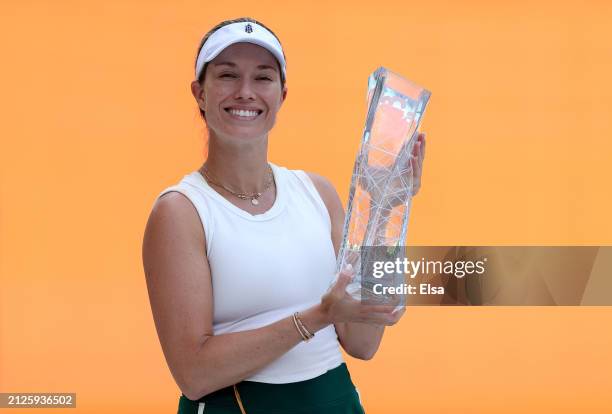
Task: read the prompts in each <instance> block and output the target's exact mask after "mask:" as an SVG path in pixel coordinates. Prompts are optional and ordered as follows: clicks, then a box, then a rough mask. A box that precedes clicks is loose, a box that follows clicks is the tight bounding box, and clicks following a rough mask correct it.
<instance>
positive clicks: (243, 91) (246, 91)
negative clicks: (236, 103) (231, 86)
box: [235, 76, 255, 100]
mask: <svg viewBox="0 0 612 414" xmlns="http://www.w3.org/2000/svg"><path fill="white" fill-rule="evenodd" d="M235 99H245V100H247V99H249V100H254V99H255V92H254V91H253V85H252V83H251V80H250V79H249V78H248V77H246V76H245V77H243V78H242V79H241V80H240V82H239V83H238V89H237V90H236V96H235Z"/></svg>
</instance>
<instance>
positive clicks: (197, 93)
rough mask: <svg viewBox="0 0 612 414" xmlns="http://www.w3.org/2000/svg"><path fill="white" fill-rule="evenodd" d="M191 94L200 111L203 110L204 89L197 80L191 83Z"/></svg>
mask: <svg viewBox="0 0 612 414" xmlns="http://www.w3.org/2000/svg"><path fill="white" fill-rule="evenodd" d="M191 94H192V95H193V97H194V98H195V100H196V102H197V103H198V106H199V107H200V109H202V110H204V108H205V104H206V100H205V99H204V88H203V87H202V85H200V82H198V81H197V80H194V81H193V82H191Z"/></svg>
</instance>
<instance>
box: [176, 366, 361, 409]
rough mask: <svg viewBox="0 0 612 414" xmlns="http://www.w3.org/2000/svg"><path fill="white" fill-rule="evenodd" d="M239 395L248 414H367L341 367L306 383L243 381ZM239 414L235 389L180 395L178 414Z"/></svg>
mask: <svg viewBox="0 0 612 414" xmlns="http://www.w3.org/2000/svg"><path fill="white" fill-rule="evenodd" d="M237 389H238V393H239V394H240V399H241V400H242V405H243V407H244V410H245V412H246V414H328V413H329V414H332V413H333V414H364V410H363V407H362V406H361V402H360V400H359V394H358V393H357V390H356V389H355V385H353V382H352V381H351V376H350V374H349V372H348V369H347V368H346V364H345V363H342V364H340V365H339V366H338V367H337V368H334V369H332V370H329V371H327V372H326V373H325V374H323V375H320V376H318V377H316V378H312V379H309V380H306V381H300V382H291V383H288V384H267V383H263V382H253V381H242V382H240V383H238V384H237ZM192 413H193V414H240V413H241V411H240V407H239V406H238V402H237V400H236V396H235V394H234V388H233V387H231V386H230V387H226V388H223V389H220V390H218V391H215V392H213V393H210V394H208V395H205V396H204V397H202V398H200V399H199V400H197V401H193V400H190V399H188V398H187V397H185V395H181V398H180V399H179V407H178V414H192Z"/></svg>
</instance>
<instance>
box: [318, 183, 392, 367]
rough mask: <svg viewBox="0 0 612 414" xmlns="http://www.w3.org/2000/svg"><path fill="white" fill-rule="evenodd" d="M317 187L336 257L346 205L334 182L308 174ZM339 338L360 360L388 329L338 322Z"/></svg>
mask: <svg viewBox="0 0 612 414" xmlns="http://www.w3.org/2000/svg"><path fill="white" fill-rule="evenodd" d="M308 175H309V177H310V178H311V179H312V181H313V183H314V185H315V187H316V188H317V190H318V192H319V194H320V195H321V198H322V199H323V201H324V202H325V205H326V207H327V210H328V212H329V216H330V219H331V223H332V230H331V232H332V233H331V237H332V242H333V244H334V249H335V250H336V256H337V255H338V253H339V251H340V243H342V232H343V227H344V217H345V212H344V207H342V202H341V201H340V197H338V193H337V192H336V189H335V188H334V187H333V185H332V184H331V183H330V182H329V181H328V180H327V179H326V178H324V177H322V176H320V175H317V174H314V173H308ZM402 314H403V311H399V312H397V313H395V314H394V316H393V318H392V319H391V321H390V323H386V325H393V324H394V323H395V322H397V321H398V320H399V318H400V317H401V316H402ZM334 326H335V328H336V333H337V334H338V339H339V341H340V344H341V345H342V348H344V350H345V351H346V352H347V353H348V354H349V355H351V356H352V357H355V358H359V359H365V360H367V359H371V358H372V357H373V356H374V354H375V353H376V351H377V350H378V347H379V346H380V341H381V340H382V336H383V333H384V331H385V325H383V324H373V323H371V322H370V323H361V322H336V323H335V324H334Z"/></svg>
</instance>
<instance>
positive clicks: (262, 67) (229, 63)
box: [213, 62, 278, 72]
mask: <svg viewBox="0 0 612 414" xmlns="http://www.w3.org/2000/svg"><path fill="white" fill-rule="evenodd" d="M213 65H214V66H221V65H225V66H231V67H233V68H235V67H236V64H235V63H234V62H219V63H213ZM257 69H272V70H273V71H276V72H278V70H277V68H275V67H274V66H270V65H258V66H257Z"/></svg>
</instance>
